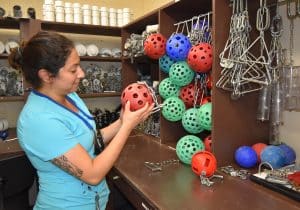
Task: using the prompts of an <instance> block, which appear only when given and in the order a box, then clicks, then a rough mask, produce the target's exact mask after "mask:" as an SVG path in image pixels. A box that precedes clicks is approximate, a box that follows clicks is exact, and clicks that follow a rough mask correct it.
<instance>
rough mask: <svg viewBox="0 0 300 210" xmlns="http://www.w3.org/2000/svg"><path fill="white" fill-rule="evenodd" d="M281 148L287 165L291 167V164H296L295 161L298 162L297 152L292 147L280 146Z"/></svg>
mask: <svg viewBox="0 0 300 210" xmlns="http://www.w3.org/2000/svg"><path fill="white" fill-rule="evenodd" d="M279 147H280V148H281V149H282V150H283V152H284V155H285V164H286V165H290V164H293V163H295V161H296V152H295V150H294V149H293V148H292V147H290V146H288V145H286V144H281V145H279Z"/></svg>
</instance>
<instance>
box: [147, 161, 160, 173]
mask: <svg viewBox="0 0 300 210" xmlns="http://www.w3.org/2000/svg"><path fill="white" fill-rule="evenodd" d="M144 165H145V166H146V167H147V168H148V169H150V170H151V171H153V172H154V171H162V167H161V166H159V165H157V164H155V163H152V162H147V161H146V162H145V163H144Z"/></svg>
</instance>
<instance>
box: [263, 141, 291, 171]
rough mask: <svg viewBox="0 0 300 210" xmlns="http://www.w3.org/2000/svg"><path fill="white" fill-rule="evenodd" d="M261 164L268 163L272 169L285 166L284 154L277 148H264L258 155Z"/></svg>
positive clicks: (272, 146)
mask: <svg viewBox="0 0 300 210" xmlns="http://www.w3.org/2000/svg"><path fill="white" fill-rule="evenodd" d="M260 158H261V162H268V163H269V164H271V166H272V167H273V168H274V169H277V168H281V167H283V166H285V161H286V160H285V154H284V151H283V150H282V149H281V148H280V147H279V146H274V145H270V146H266V147H265V148H264V149H263V151H262V152H261V154H260Z"/></svg>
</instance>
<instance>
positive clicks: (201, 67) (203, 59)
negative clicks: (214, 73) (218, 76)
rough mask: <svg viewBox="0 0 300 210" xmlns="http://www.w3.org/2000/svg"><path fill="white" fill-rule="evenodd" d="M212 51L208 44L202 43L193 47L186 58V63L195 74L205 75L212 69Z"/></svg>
mask: <svg viewBox="0 0 300 210" xmlns="http://www.w3.org/2000/svg"><path fill="white" fill-rule="evenodd" d="M212 62H213V49H212V46H211V45H210V44H208V43H205V42H202V43H199V44H197V45H194V46H193V47H192V48H191V49H190V51H189V53H188V57H187V63H188V64H189V66H190V67H191V69H193V70H194V71H195V72H199V73H206V72H208V71H209V70H210V69H211V67H212Z"/></svg>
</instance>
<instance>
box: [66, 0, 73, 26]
mask: <svg viewBox="0 0 300 210" xmlns="http://www.w3.org/2000/svg"><path fill="white" fill-rule="evenodd" d="M65 22H66V23H73V22H74V10H73V5H72V3H71V2H65Z"/></svg>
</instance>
